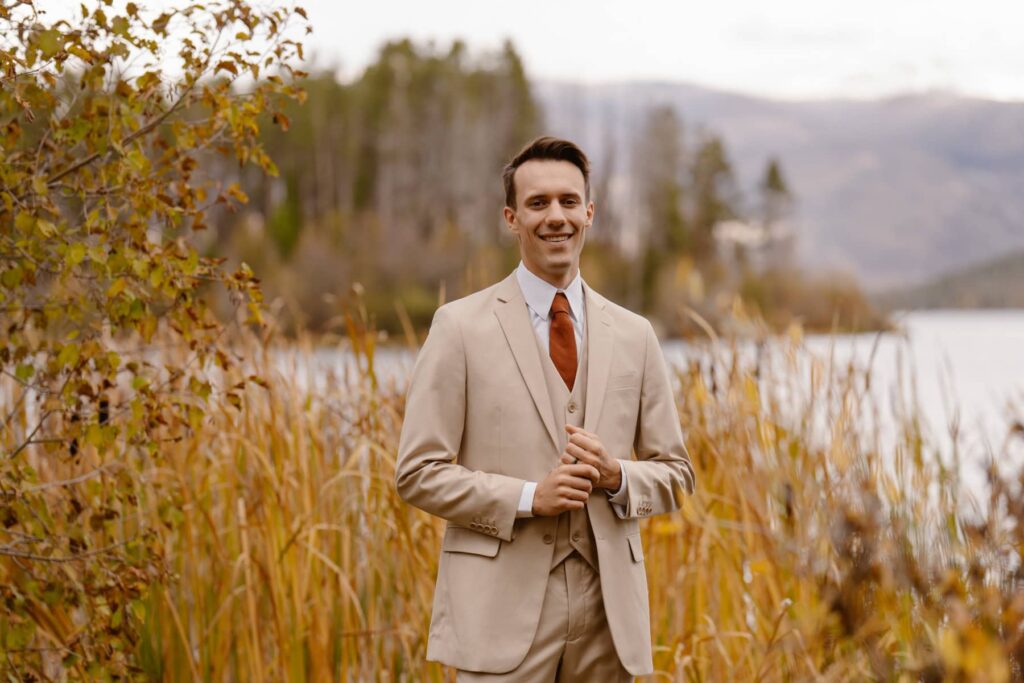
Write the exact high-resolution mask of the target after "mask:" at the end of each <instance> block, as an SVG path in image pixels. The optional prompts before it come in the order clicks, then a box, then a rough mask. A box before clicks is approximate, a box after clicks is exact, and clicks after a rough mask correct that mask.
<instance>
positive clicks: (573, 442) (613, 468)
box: [565, 424, 622, 491]
mask: <svg viewBox="0 0 1024 683" xmlns="http://www.w3.org/2000/svg"><path fill="white" fill-rule="evenodd" d="M565 431H567V432H569V443H568V444H567V445H566V447H565V452H566V453H567V454H568V455H570V456H572V457H574V458H576V460H577V461H578V462H580V463H583V464H586V465H590V466H591V467H593V468H594V469H596V470H597V472H598V475H599V476H598V478H597V480H596V483H595V484H594V485H595V486H597V487H598V488H602V489H608V490H609V491H618V490H619V487H620V486H622V468H621V466H620V465H619V461H618V460H617V459H616V458H613V457H612V456H610V455H608V451H606V450H605V449H604V444H602V443H601V440H600V439H599V438H597V434H594V433H592V432H588V431H586V430H585V429H582V428H580V427H575V426H573V425H570V424H567V425H565Z"/></svg>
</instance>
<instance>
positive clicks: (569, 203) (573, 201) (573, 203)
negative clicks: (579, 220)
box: [562, 199, 579, 206]
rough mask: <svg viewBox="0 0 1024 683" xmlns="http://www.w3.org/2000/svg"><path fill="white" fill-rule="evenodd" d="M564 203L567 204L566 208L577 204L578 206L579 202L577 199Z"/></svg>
mask: <svg viewBox="0 0 1024 683" xmlns="http://www.w3.org/2000/svg"><path fill="white" fill-rule="evenodd" d="M562 203H563V204H565V205H566V206H576V204H578V203H579V202H577V201H576V200H575V199H566V200H565V201H564V202H562Z"/></svg>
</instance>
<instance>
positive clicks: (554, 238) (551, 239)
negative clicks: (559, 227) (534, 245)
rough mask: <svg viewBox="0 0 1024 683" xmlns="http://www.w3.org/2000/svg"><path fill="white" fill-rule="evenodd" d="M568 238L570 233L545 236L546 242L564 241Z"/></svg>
mask: <svg viewBox="0 0 1024 683" xmlns="http://www.w3.org/2000/svg"><path fill="white" fill-rule="evenodd" d="M567 239H569V236H568V235H555V236H552V237H545V238H544V240H545V241H546V242H564V241H566V240H567Z"/></svg>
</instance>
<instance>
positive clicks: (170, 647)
mask: <svg viewBox="0 0 1024 683" xmlns="http://www.w3.org/2000/svg"><path fill="white" fill-rule="evenodd" d="M353 338H354V339H355V340H356V341H359V342H362V341H365V338H359V337H353ZM356 346H357V347H358V348H357V349H356V350H355V351H356V355H355V356H351V357H350V358H354V359H356V360H358V365H359V369H358V370H355V369H354V367H355V366H354V365H350V367H349V368H348V370H345V369H343V368H337V369H334V370H331V371H329V372H328V371H325V370H323V367H324V366H323V365H317V364H315V363H311V362H310V354H311V350H310V348H309V347H308V346H307V347H302V346H299V347H293V348H292V349H290V350H291V351H295V352H296V353H297V356H298V358H299V360H298V361H294V362H293V361H281V360H275V359H274V358H275V357H274V356H272V355H271V353H270V352H268V351H266V350H265V349H261V348H260V347H258V346H252V347H251V348H250V351H248V352H247V353H248V362H249V365H250V367H249V368H247V369H246V372H251V371H255V372H257V373H259V374H260V375H261V376H262V377H263V378H264V379H265V380H266V382H267V387H268V388H266V389H263V388H252V389H249V390H247V391H246V393H245V395H244V398H243V404H242V406H241V409H236V408H234V407H231V406H229V405H227V404H226V403H225V404H223V405H219V404H216V403H214V404H213V406H212V407H211V409H210V410H209V412H208V414H207V416H206V419H205V420H204V421H203V423H202V425H201V427H200V428H199V429H198V430H197V431H196V433H194V434H192V435H191V436H189V437H188V438H186V439H184V440H182V441H180V442H176V443H170V444H168V445H167V447H166V448H164V449H162V451H161V453H160V454H159V457H157V458H154V459H153V460H152V461H151V462H150V463H148V464H147V465H145V466H144V467H142V468H141V469H140V470H139V475H138V477H137V478H135V479H134V480H133V481H134V482H135V485H136V486H137V487H138V490H137V496H138V508H137V512H136V514H137V519H135V520H134V521H133V523H132V524H131V525H128V526H130V527H131V528H132V529H147V530H149V531H150V532H152V534H153V535H154V538H155V541H154V543H153V546H152V547H154V548H155V549H156V550H157V551H158V552H160V553H162V556H163V559H164V563H165V564H166V567H167V569H168V570H169V571H168V573H167V574H166V575H165V576H164V577H162V578H159V579H157V580H154V581H153V582H152V583H150V584H149V588H148V590H147V591H145V592H143V594H142V595H141V596H140V598H139V600H138V601H137V602H136V605H135V608H134V609H133V613H134V615H135V617H136V618H138V619H139V620H140V623H141V634H140V637H139V639H138V641H137V643H136V645H135V650H134V652H131V653H126V656H128V657H129V658H131V659H133V660H134V661H135V662H136V663H137V665H138V666H140V667H141V670H142V672H144V674H145V675H146V677H148V678H151V679H155V680H167V681H186V680H204V681H229V680H234V681H254V682H260V681H292V682H299V681H327V680H341V681H377V680H388V681H390V680H408V681H442V680H446V676H447V675H448V672H445V671H443V670H442V668H441V667H438V666H437V665H434V664H428V663H426V662H425V661H424V655H425V651H426V633H427V625H428V622H429V615H430V604H431V598H432V593H433V581H434V576H435V569H436V560H437V553H438V546H439V542H440V532H441V531H442V525H443V522H441V521H440V520H437V519H432V518H429V517H428V516H426V515H425V514H423V513H421V512H419V511H416V510H414V509H412V508H410V507H409V506H407V505H406V504H404V503H403V502H402V501H401V500H400V499H399V498H398V496H397V494H396V493H395V490H394V485H393V473H394V459H395V452H396V448H397V442H398V435H399V430H400V425H401V419H402V412H403V400H404V399H403V394H404V389H405V387H404V384H403V383H402V381H399V382H397V383H394V384H392V383H389V382H382V381H378V375H377V373H376V372H374V369H373V368H374V362H375V360H376V358H375V353H374V349H373V347H372V345H369V344H364V343H359V344H357V345H356ZM783 346H786V344H785V343H783ZM714 348H715V349H718V350H717V351H716V350H714V349H710V350H707V351H706V352H702V353H701V354H700V360H699V361H694V363H693V364H692V365H691V366H690V367H686V368H679V369H678V375H679V379H680V386H681V389H680V392H679V394H678V403H679V411H680V416H681V420H682V423H683V427H684V430H685V433H686V435H687V444H688V447H689V449H690V453H691V457H692V459H693V462H694V466H695V469H696V471H697V477H698V490H697V493H696V495H695V496H693V497H691V498H688V499H686V501H685V504H684V506H683V509H682V511H681V512H680V513H678V514H675V515H671V516H662V517H658V518H655V519H652V520H647V521H646V522H645V523H644V526H643V529H644V544H645V548H646V566H647V572H648V577H649V584H650V591H651V605H652V629H653V635H654V641H655V647H656V651H655V667H656V669H657V671H658V673H657V674H656V676H654V677H652V680H665V681H803V680H820V681H848V680H879V681H890V680H898V681H940V680H950V681H955V680H978V681H1007V680H1010V679H1011V678H1019V677H1020V676H1021V671H1020V668H1019V667H1020V662H1021V661H1022V656H1024V650H1022V645H1021V640H1020V638H1021V635H1020V634H1021V630H1020V626H1021V618H1022V614H1024V593H1022V592H1021V590H1020V576H1019V575H1018V574H1017V571H1016V570H1017V567H1018V565H1019V559H1020V554H1019V553H1020V552H1021V548H1024V543H1022V529H1024V525H1022V524H1020V522H1021V521H1022V520H1024V506H1022V503H1021V500H1020V497H1019V496H1014V495H1012V494H1011V492H1010V488H1009V487H1008V486H1007V485H1004V484H1002V483H1001V481H1000V480H999V479H998V478H994V479H993V482H994V485H993V494H992V499H991V501H989V508H990V510H991V512H990V513H989V514H988V515H987V516H986V517H984V518H981V519H979V520H977V521H975V522H973V523H968V522H967V521H966V520H965V519H964V518H963V517H962V516H961V513H960V508H961V507H962V506H961V504H960V496H959V495H958V492H957V481H958V479H957V477H956V476H955V474H954V473H953V472H951V471H949V470H948V469H946V468H945V467H943V466H942V464H941V463H939V462H937V461H936V460H935V459H934V458H932V457H931V456H930V455H929V450H928V447H927V445H926V442H925V439H924V438H923V436H922V434H921V433H920V432H919V430H918V428H917V427H916V421H915V420H914V419H913V413H912V412H911V413H910V414H909V415H908V416H905V417H903V418H901V419H900V421H901V422H902V423H903V429H902V431H901V434H900V435H899V437H898V438H897V440H896V443H895V445H892V444H889V445H883V444H882V443H881V440H880V439H879V438H878V435H877V434H873V433H865V430H864V427H863V421H862V420H860V419H858V416H859V415H862V414H863V413H864V412H865V411H870V410H871V409H872V406H870V405H866V404H865V402H866V401H870V398H869V394H867V393H866V392H865V391H864V381H865V378H864V377H863V376H861V375H857V374H856V373H852V374H847V373H846V372H845V371H844V372H840V370H845V369H837V368H830V367H829V366H828V365H827V364H818V365H816V366H815V367H814V368H813V369H812V370H811V371H810V372H808V371H807V369H806V368H798V362H797V360H796V359H797V358H798V357H802V355H800V354H799V353H798V352H797V348H798V347H797V346H793V347H788V346H787V347H786V348H787V349H788V350H787V352H786V353H783V354H781V355H776V356H774V358H775V360H774V361H772V362H767V361H766V360H764V359H762V361H761V362H760V363H757V364H754V363H751V364H748V365H744V364H743V363H742V362H738V361H734V360H733V359H734V358H735V356H734V355H733V354H731V353H729V352H728V351H729V349H727V348H725V347H723V346H721V345H719V346H717V347H714ZM352 363H353V364H354V363H355V360H353V361H352ZM797 396H803V398H799V399H798V398H796V397H797ZM815 411H818V413H819V415H820V416H821V417H822V418H823V419H822V420H819V421H816V420H815V419H814V418H813V414H814V412H815ZM816 424H817V425H819V427H815V425H816ZM820 425H826V429H827V433H825V434H822V433H820ZM816 429H818V430H819V433H816V431H815V430H816ZM29 457H31V458H35V459H36V460H35V462H34V466H35V467H36V468H37V470H38V471H39V476H40V479H41V480H46V479H47V478H52V479H66V478H68V477H71V476H75V474H76V472H80V471H81V470H82V468H87V467H90V466H94V465H95V462H91V463H85V464H83V463H79V464H78V465H75V466H72V465H70V464H65V465H60V464H55V463H54V462H52V461H50V462H44V461H43V458H44V456H42V455H41V454H36V453H33V454H30V456H29ZM75 468H78V469H75ZM109 481H110V483H114V482H115V481H121V480H113V479H111V480H109ZM122 483H123V482H122ZM929 487H931V489H932V492H933V495H930V496H925V495H921V494H922V492H924V491H927V490H929ZM128 532H129V530H128V528H127V526H126V527H124V528H120V530H118V529H107V530H102V529H101V530H96V533H97V534H100V533H105V534H108V535H109V536H110V538H106V539H103V538H93V539H92V544H93V547H100V546H102V544H103V543H104V542H105V541H110V540H116V539H117V536H118V534H126V533H128ZM15 576H18V575H17V573H16V572H14V570H13V568H12V565H11V563H10V562H9V561H8V560H6V559H4V558H0V579H2V580H9V579H11V580H13V579H12V577H15ZM19 580H20V579H19ZM58 609H59V606H57V607H53V608H51V609H50V611H49V612H48V613H47V612H46V610H43V611H42V612H40V614H39V616H38V618H37V622H38V629H37V633H41V632H42V631H44V630H46V629H49V630H50V631H51V632H53V634H54V635H53V638H52V640H55V641H60V639H61V638H66V637H68V636H67V634H64V633H63V632H58V631H59V629H57V627H54V626H51V625H49V624H50V622H51V621H52V619H51V617H52V615H53V614H54V613H56V612H57V611H58Z"/></svg>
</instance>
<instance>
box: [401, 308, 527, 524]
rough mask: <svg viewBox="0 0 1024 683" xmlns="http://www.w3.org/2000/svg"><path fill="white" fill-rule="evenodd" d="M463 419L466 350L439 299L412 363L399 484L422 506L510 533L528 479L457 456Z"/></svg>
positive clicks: (407, 497) (405, 494)
mask: <svg viewBox="0 0 1024 683" xmlns="http://www.w3.org/2000/svg"><path fill="white" fill-rule="evenodd" d="M465 423H466V351H465V347H464V345H463V341H462V334H461V332H460V329H459V323H458V320H457V319H456V317H455V316H454V315H452V313H451V310H450V309H449V308H448V307H447V306H442V307H441V308H439V309H438V310H437V313H435V314H434V320H433V322H432V323H431V326H430V332H429V333H428V335H427V339H426V341H425V342H424V344H423V347H422V348H421V349H420V352H419V356H418V357H417V359H416V365H415V367H414V368H413V372H412V379H411V381H410V385H409V394H408V396H407V399H406V405H405V419H404V421H403V422H402V434H401V437H400V438H399V442H398V460H397V463H396V464H395V485H396V488H397V489H398V495H399V496H401V497H402V499H403V500H405V501H406V502H408V503H410V504H412V505H414V506H416V507H418V508H420V509H421V510H424V511H426V512H429V513H430V514H432V515H436V516H438V517H443V518H444V519H446V520H448V521H449V522H452V523H453V524H457V525H459V526H464V527H468V528H470V529H473V530H475V531H479V532H480V533H483V534H487V535H490V536H496V537H498V538H500V539H502V540H504V541H510V540H512V526H513V524H514V523H515V520H516V509H517V506H518V503H519V497H520V494H521V493H522V490H523V484H524V483H525V482H524V481H523V480H522V479H517V478H514V477H508V476H505V475H501V474H495V473H492V472H482V471H477V470H470V469H468V468H466V467H464V466H463V465H461V464H459V463H458V459H459V449H460V446H461V443H462V435H463V429H464V427H465Z"/></svg>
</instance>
